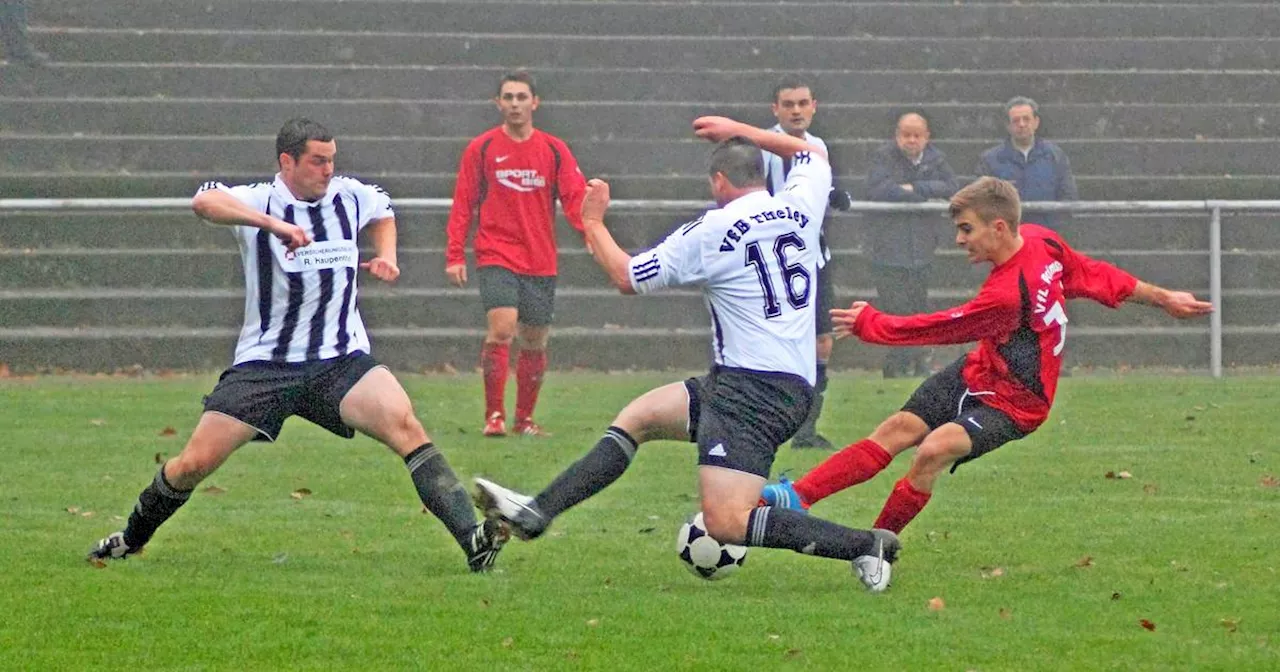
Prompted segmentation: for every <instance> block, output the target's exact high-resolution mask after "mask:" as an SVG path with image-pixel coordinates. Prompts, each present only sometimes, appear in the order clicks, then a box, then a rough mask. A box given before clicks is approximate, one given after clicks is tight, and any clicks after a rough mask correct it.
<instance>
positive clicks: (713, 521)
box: [702, 501, 751, 544]
mask: <svg viewBox="0 0 1280 672" xmlns="http://www.w3.org/2000/svg"><path fill="white" fill-rule="evenodd" d="M750 515H751V512H750V511H739V510H736V509H734V508H733V507H730V506H725V505H712V504H710V503H709V502H705V501H704V502H703V504H702V522H703V523H704V524H706V526H707V534H710V535H711V538H712V539H715V540H716V541H718V542H720V543H722V544H740V543H742V541H743V540H744V539H746V538H747V518H748V517H749V516H750Z"/></svg>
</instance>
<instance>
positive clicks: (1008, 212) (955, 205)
mask: <svg viewBox="0 0 1280 672" xmlns="http://www.w3.org/2000/svg"><path fill="white" fill-rule="evenodd" d="M965 210H973V211H974V212H975V213H977V215H978V216H979V217H981V218H982V221H984V222H987V223H990V222H994V221H995V220H997V219H1003V220H1004V221H1006V222H1008V224H1009V229H1010V230H1012V231H1017V230H1018V222H1020V221H1022V200H1021V199H1019V198H1018V189H1017V188H1016V187H1014V186H1013V183H1011V182H1006V181H1005V180H1002V179H1000V178H997V177H990V176H987V177H980V178H978V179H977V180H975V181H974V182H973V183H972V184H970V185H968V186H966V187H965V188H963V189H961V190H960V191H957V192H956V195H955V196H952V197H951V204H950V207H949V208H948V212H949V214H950V215H951V216H952V217H955V216H956V215H959V214H960V213H962V212H964V211H965Z"/></svg>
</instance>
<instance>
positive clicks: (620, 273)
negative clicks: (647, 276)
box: [582, 180, 636, 294]
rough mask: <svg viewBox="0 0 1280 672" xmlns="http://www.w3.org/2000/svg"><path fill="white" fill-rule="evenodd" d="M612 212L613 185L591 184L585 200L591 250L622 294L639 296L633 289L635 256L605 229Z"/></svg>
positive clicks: (585, 231)
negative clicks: (610, 193)
mask: <svg viewBox="0 0 1280 672" xmlns="http://www.w3.org/2000/svg"><path fill="white" fill-rule="evenodd" d="M608 209H609V183H608V182H605V181H604V180H591V181H589V182H587V191H586V194H585V195H584V196H583V198H582V235H583V237H584V238H586V240H587V249H588V250H589V251H590V252H591V256H592V257H593V258H595V260H596V263H597V264H600V268H603V269H604V272H605V274H606V275H608V276H609V282H610V283H611V284H612V285H613V286H614V287H617V288H618V291H619V292H622V293H623V294H635V293H636V290H635V288H634V287H632V286H631V271H630V265H631V255H630V254H627V251H626V250H624V249H622V248H621V247H619V246H618V243H617V241H615V240H614V239H613V235H611V234H610V233H609V229H607V228H605V226H604V213H605V211H606V210H608Z"/></svg>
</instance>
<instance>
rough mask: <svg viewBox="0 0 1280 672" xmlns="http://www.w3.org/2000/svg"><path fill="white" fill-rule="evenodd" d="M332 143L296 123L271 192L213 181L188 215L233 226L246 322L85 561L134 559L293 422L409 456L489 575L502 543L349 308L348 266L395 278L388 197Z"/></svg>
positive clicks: (281, 145) (322, 132) (416, 475)
mask: <svg viewBox="0 0 1280 672" xmlns="http://www.w3.org/2000/svg"><path fill="white" fill-rule="evenodd" d="M336 153H337V145H336V144H335V142H334V140H333V135H332V134H330V133H329V131H328V130H327V129H325V127H324V126H321V125H320V124H318V123H316V122H314V121H311V120H309V119H301V118H298V119H290V120H289V121H287V122H285V124H284V127H283V128H281V129H280V133H279V134H278V135H277V136H276V158H277V161H278V163H279V167H280V172H279V173H277V174H276V176H275V180H274V181H272V182H259V183H257V184H249V185H241V186H236V187H227V186H226V185H223V184H220V183H217V182H209V183H206V184H205V185H204V186H203V187H201V188H200V191H199V192H198V193H197V194H196V196H195V198H194V199H192V202H191V207H192V209H193V210H194V211H195V213H196V214H197V215H198V216H199V217H200V218H201V219H204V220H205V221H208V222H211V223H214V224H222V225H226V226H229V227H231V232H232V233H233V234H234V235H235V237H236V242H238V243H239V246H240V256H241V259H242V261H243V262H244V274H245V288H246V300H245V316H244V326H243V327H242V328H241V330H240V342H239V343H238V344H237V345H236V354H235V362H234V364H233V365H232V366H231V368H229V369H227V370H226V371H224V372H223V374H222V377H221V378H219V379H218V383H217V385H215V386H214V388H213V392H211V393H210V394H209V396H207V397H205V399H204V414H203V415H201V416H200V422H199V424H197V425H196V429H195V432H193V433H192V435H191V438H190V439H189V440H188V441H187V445H186V447H185V448H183V450H182V453H181V454H179V455H178V456H177V457H175V458H173V459H171V460H169V461H168V462H166V463H165V464H164V465H163V466H162V467H161V468H160V471H159V473H157V474H156V476H155V479H154V480H152V482H151V484H150V485H148V486H147V487H146V489H145V490H143V491H142V494H141V495H139V496H138V503H137V505H136V506H135V507H134V509H133V513H132V514H131V515H130V516H129V522H128V523H127V525H126V526H125V529H124V530H123V531H121V532H115V533H113V534H111V535H110V536H108V537H107V538H105V539H103V540H101V541H99V542H98V544H97V545H96V546H95V547H94V548H93V550H91V551H90V552H89V560H90V561H96V562H101V561H105V560H109V559H121V558H125V557H127V556H129V555H133V554H135V553H137V552H139V551H141V550H142V548H143V546H144V545H146V543H147V542H148V541H150V540H151V536H152V535H153V534H155V531H156V529H157V528H159V527H160V525H161V524H163V523H164V522H165V521H166V520H168V519H169V517H170V516H172V515H173V514H174V513H176V512H177V510H178V509H179V508H180V507H181V506H182V505H183V504H185V503H186V502H187V500H188V499H189V498H190V497H191V492H192V491H193V490H194V489H195V487H196V485H198V484H199V483H200V481H202V480H204V479H205V477H207V476H209V474H212V473H213V472H214V470H216V469H217V468H218V467H219V466H221V465H222V463H223V462H224V461H226V459H227V458H228V457H230V456H231V453H233V452H235V451H236V449H238V448H240V447H241V446H243V445H244V444H246V443H248V442H249V441H263V440H265V441H274V440H275V439H276V437H277V436H279V434H280V429H281V427H282V426H283V424H284V421H285V419H286V418H288V417H289V416H291V415H297V416H300V417H303V418H306V419H307V420H310V421H311V422H313V423H315V424H317V425H319V426H321V427H323V428H325V429H327V430H329V431H330V432H333V433H334V434H337V435H338V436H341V437H343V438H348V439H349V438H351V437H352V436H354V435H355V432H356V431H359V432H361V433H362V434H366V435H368V436H371V437H373V438H375V439H377V440H378V441H381V442H382V443H384V444H386V446H387V447H388V448H390V449H391V450H393V451H395V453H396V454H397V455H399V456H401V457H402V458H404V461H405V465H406V466H407V467H408V469H409V475H410V476H411V477H412V479H413V484H414V487H415V488H417V490H418V496H419V497H420V498H421V499H422V504H423V505H424V506H425V507H426V508H427V510H429V511H431V513H433V514H435V516H436V517H437V518H439V519H440V520H441V521H442V522H443V523H444V525H445V527H446V528H448V530H449V533H450V534H452V535H453V537H454V539H456V540H457V542H458V545H459V546H461V547H462V550H463V552H464V553H466V555H467V564H468V566H469V567H470V568H471V570H472V571H475V572H481V571H485V570H487V569H488V568H489V567H490V566H491V565H492V564H493V561H494V558H495V557H496V555H497V552H498V550H499V549H500V548H501V547H502V544H503V542H504V541H506V538H507V535H506V532H505V530H502V529H501V526H499V525H496V524H494V523H493V522H491V521H485V522H483V523H477V522H476V517H475V512H474V510H473V509H472V506H471V501H470V498H469V497H468V496H467V492H466V488H465V487H463V486H462V484H461V483H459V482H458V479H457V477H456V476H455V475H454V473H453V470H452V469H451V468H450V467H449V463H448V462H447V461H445V458H444V455H442V454H441V453H440V450H439V449H438V448H436V447H435V445H434V444H432V442H431V438H430V437H429V436H427V433H426V431H424V430H423V428H422V424H421V423H419V422H418V419H417V417H415V416H414V412H413V405H412V404H411V403H410V402H409V397H408V395H406V394H405V391H404V389H403V388H402V387H400V383H399V382H398V381H397V380H396V379H395V376H393V375H391V372H390V371H388V370H387V369H386V367H384V366H382V365H380V364H378V362H377V360H375V359H374V358H373V357H372V356H371V355H370V354H369V350H370V348H369V337H368V335H367V334H366V333H365V328H364V324H363V323H362V322H361V319H360V313H359V311H357V310H356V307H355V306H356V268H357V266H358V267H359V268H363V269H366V270H368V271H369V273H370V274H372V275H373V276H374V277H375V278H378V279H379V280H382V281H383V282H394V281H395V280H396V278H397V277H399V275H400V268H399V267H398V266H397V264H396V220H395V213H394V212H393V211H392V209H391V197H390V196H388V195H387V193H386V192H384V191H383V190H382V189H381V188H380V187H378V186H376V185H367V184H362V183H361V182H360V181H358V180H355V179H353V178H350V177H342V176H338V177H335V176H334V174H333V159H334V155H335V154H336ZM362 230H367V232H368V238H369V241H370V242H371V243H372V244H373V249H374V257H373V258H372V259H370V260H369V261H367V262H365V263H359V256H360V252H359V249H358V248H357V246H356V235H357V234H358V233H359V232H360V231H362Z"/></svg>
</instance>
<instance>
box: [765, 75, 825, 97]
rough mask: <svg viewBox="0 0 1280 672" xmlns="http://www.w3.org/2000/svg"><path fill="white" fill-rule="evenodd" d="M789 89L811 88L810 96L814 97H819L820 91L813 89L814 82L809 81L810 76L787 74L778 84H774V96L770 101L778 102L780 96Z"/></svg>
mask: <svg viewBox="0 0 1280 672" xmlns="http://www.w3.org/2000/svg"><path fill="white" fill-rule="evenodd" d="M787 89H809V95H810V96H812V97H813V98H817V97H818V92H817V91H814V90H813V84H812V83H810V82H809V80H808V78H805V77H801V76H800V75H785V76H783V78H782V79H779V80H778V83H777V84H775V85H774V87H773V98H771V99H769V102H771V103H776V102H778V96H779V95H781V94H782V92H783V91H786V90H787Z"/></svg>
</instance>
